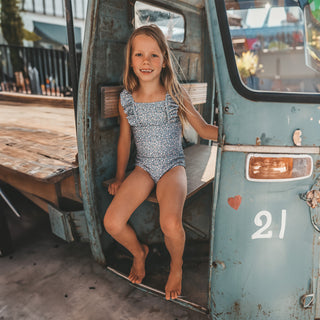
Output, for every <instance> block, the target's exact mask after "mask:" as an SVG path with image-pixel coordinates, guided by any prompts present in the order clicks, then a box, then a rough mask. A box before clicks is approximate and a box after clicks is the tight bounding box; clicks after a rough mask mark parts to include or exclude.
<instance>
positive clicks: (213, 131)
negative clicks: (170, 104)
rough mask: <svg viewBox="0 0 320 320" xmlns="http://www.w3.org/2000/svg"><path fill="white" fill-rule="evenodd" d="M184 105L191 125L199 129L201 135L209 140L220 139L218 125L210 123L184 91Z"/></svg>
mask: <svg viewBox="0 0 320 320" xmlns="http://www.w3.org/2000/svg"><path fill="white" fill-rule="evenodd" d="M184 105H185V107H186V117H187V120H188V121H189V123H190V124H191V126H192V127H193V128H194V129H195V130H196V131H197V133H198V134H199V136H200V137H201V138H203V139H207V140H214V141H217V140H218V127H217V126H214V125H211V124H208V123H207V122H206V121H205V120H204V119H203V118H202V116H201V114H200V113H199V112H198V111H197V110H196V109H195V107H194V106H193V104H192V102H191V99H190V97H189V95H188V94H187V93H186V92H184Z"/></svg>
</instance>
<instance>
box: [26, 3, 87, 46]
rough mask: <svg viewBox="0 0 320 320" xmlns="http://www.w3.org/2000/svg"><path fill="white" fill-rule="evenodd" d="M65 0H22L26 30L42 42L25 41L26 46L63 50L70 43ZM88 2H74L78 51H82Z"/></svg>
mask: <svg viewBox="0 0 320 320" xmlns="http://www.w3.org/2000/svg"><path fill="white" fill-rule="evenodd" d="M64 2H65V1H64V0H21V2H20V5H21V17H22V20H23V23H24V27H25V29H27V30H28V31H33V32H34V33H36V34H37V35H38V36H39V37H41V40H39V41H36V42H31V41H24V45H25V46H35V47H42V48H48V49H61V47H62V46H63V45H65V44H67V43H68V39H67V29H66V16H65V3H64ZM87 4H88V0H72V9H73V19H74V32H75V41H76V46H77V49H81V45H82V40H83V35H84V27H85V17H86V10H87Z"/></svg>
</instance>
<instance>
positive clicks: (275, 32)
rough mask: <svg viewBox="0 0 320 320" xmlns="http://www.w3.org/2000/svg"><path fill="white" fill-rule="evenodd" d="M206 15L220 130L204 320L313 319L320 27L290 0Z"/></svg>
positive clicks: (319, 301)
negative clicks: (207, 308) (207, 314)
mask: <svg viewBox="0 0 320 320" xmlns="http://www.w3.org/2000/svg"><path fill="white" fill-rule="evenodd" d="M311 2H312V1H311ZM311 5H312V3H311V4H310V6H311ZM314 5H316V4H315V3H314ZM207 15H208V19H209V30H210V31H211V39H212V45H213V51H214V57H215V66H216V69H215V74H216V80H217V96H218V100H219V128H220V137H219V138H220V147H219V152H218V160H217V171H216V179H215V187H214V203H213V219H212V221H213V225H212V232H213V237H212V243H211V261H210V297H209V305H210V307H211V314H212V317H213V318H215V319H224V320H227V319H246V320H247V319H277V320H281V319H286V320H287V319H300V320H301V319H318V318H319V317H320V310H319V306H320V296H319V295H320V288H319V285H320V284H319V281H318V272H319V235H320V234H319V230H320V229H319V226H318V223H317V220H318V211H319V209H318V204H319V202H318V201H320V198H319V197H318V192H319V186H320V182H319V178H318V176H319V167H320V157H319V145H320V135H319V132H320V131H319V129H320V105H319V101H320V95H319V90H320V78H319V72H318V71H317V66H319V61H320V59H319V48H320V46H319V29H317V28H318V26H319V25H318V26H317V25H316V26H311V24H310V23H309V24H308V23H305V21H304V19H305V17H306V14H305V13H304V11H303V10H302V9H301V8H300V7H299V4H298V3H297V2H295V1H254V0H249V1H240V0H238V1H231V0H222V1H220V0H216V1H213V0H212V1H207ZM217 21H218V23H216V22H217ZM305 27H306V28H307V29H306V30H307V31H308V32H306V30H305ZM307 34H308V35H309V38H310V39H311V40H312V39H313V40H312V41H313V44H312V45H311V46H308V48H307V47H306V46H307V41H306V40H308V39H306V35H307ZM312 37H314V38H312ZM310 39H309V40H310ZM306 57H307V58H308V59H309V62H308V63H307V64H306V61H308V59H306ZM310 61H311V62H312V63H310Z"/></svg>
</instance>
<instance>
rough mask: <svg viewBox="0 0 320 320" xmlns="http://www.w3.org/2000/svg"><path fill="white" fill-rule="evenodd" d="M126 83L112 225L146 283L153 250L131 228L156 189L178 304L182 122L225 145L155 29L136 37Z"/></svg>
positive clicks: (169, 288)
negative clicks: (177, 72) (192, 96)
mask: <svg viewBox="0 0 320 320" xmlns="http://www.w3.org/2000/svg"><path fill="white" fill-rule="evenodd" d="M123 83H124V87H125V89H124V90H123V91H122V92H121V94H120V102H119V113H120V136H119V142H118V159H117V173H116V180H115V182H114V183H112V184H111V185H109V187H108V191H109V193H110V194H112V195H115V196H114V199H113V201H112V202H111V204H110V206H109V207H108V209H107V212H106V214H105V217H104V226H105V229H106V231H107V232H108V233H109V234H110V235H111V236H112V237H113V238H114V239H115V240H117V241H118V242H119V243H120V244H122V245H123V246H124V247H125V248H127V249H128V250H129V251H130V252H131V253H132V255H133V264H132V268H131V271H130V274H129V280H130V281H131V282H133V283H141V282H142V280H143V278H144V276H145V260H146V257H147V255H148V252H149V248H148V246H147V245H145V244H142V243H140V242H139V241H138V239H137V236H136V234H135V232H134V231H133V229H132V228H131V227H130V226H129V225H128V224H127V222H128V220H129V218H130V216H131V215H132V213H133V212H134V211H135V209H136V208H137V207H138V206H139V205H140V204H141V203H142V202H143V201H144V200H145V199H146V198H147V197H148V196H149V194H150V192H151V191H152V189H153V188H154V186H155V185H156V195H157V199H158V202H159V208H160V226H161V230H162V232H163V234H164V240H165V244H166V247H167V249H168V251H169V254H170V257H171V262H170V273H169V277H168V281H167V284H166V286H165V295H166V299H176V298H177V297H178V296H179V295H180V294H181V282H182V264H183V261H182V257H183V251H184V244H185V232H184V229H183V226H182V210H183V206H184V202H185V198H186V193H187V178H186V171H185V162H184V154H183V149H182V126H181V121H180V119H186V120H188V121H189V123H190V124H191V125H192V126H193V128H194V129H195V130H196V131H197V132H198V134H199V135H200V136H201V137H202V138H204V139H209V140H217V137H218V128H217V127H216V126H213V125H209V124H207V123H206V122H205V121H204V119H203V118H202V117H201V115H200V114H199V113H198V112H197V111H196V110H195V108H194V107H193V105H192V103H191V101H190V98H189V97H188V95H187V93H186V92H185V91H184V89H183V88H182V87H181V86H180V85H179V83H178V81H177V78H176V75H175V74H174V71H173V66H172V63H171V58H170V51H169V47H168V44H167V41H166V39H165V37H164V35H163V33H162V32H161V30H160V29H159V28H158V27H157V26H155V25H149V26H143V27H141V28H139V29H136V30H135V31H134V32H133V33H132V35H131V37H130V39H129V41H128V44H127V51H126V65H125V70H124V79H123ZM131 132H133V136H134V140H135V144H136V148H137V157H136V164H135V169H134V170H133V171H132V173H131V174H130V175H129V176H128V177H127V178H125V171H126V167H127V164H128V159H129V154H130V143H131Z"/></svg>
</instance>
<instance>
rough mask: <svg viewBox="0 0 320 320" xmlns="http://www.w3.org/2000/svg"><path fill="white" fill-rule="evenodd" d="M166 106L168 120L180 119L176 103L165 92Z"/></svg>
mask: <svg viewBox="0 0 320 320" xmlns="http://www.w3.org/2000/svg"><path fill="white" fill-rule="evenodd" d="M166 106H167V113H168V120H169V121H170V122H176V121H180V118H179V115H178V110H179V106H178V104H177V103H176V102H175V101H174V100H173V98H172V97H171V96H170V95H169V93H167V95H166Z"/></svg>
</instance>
